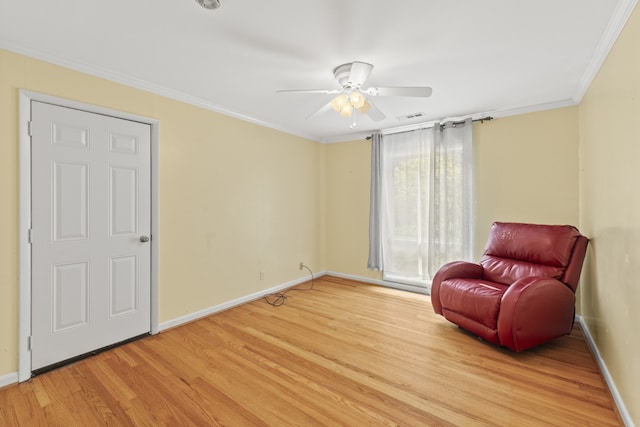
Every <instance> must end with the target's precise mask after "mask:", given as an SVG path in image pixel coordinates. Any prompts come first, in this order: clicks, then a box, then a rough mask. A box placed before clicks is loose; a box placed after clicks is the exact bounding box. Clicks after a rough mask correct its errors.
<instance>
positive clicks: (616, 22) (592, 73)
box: [573, 0, 638, 104]
mask: <svg viewBox="0 0 640 427" xmlns="http://www.w3.org/2000/svg"><path fill="white" fill-rule="evenodd" d="M637 3H638V0H619V1H618V3H617V5H616V8H615V9H614V10H613V13H612V14H611V18H610V19H609V24H608V25H607V28H606V29H605V31H604V33H603V34H602V37H601V38H600V41H599V42H598V46H597V47H596V50H595V52H594V54H593V57H592V58H591V61H590V62H589V65H588V66H587V69H586V70H585V72H584V74H583V75H582V78H581V79H580V82H579V83H578V88H577V90H576V94H575V96H574V97H573V99H574V102H575V103H576V104H579V103H580V102H581V101H582V98H583V97H584V95H585V94H586V93H587V90H589V86H591V82H592V81H593V79H595V77H596V75H597V74H598V71H600V67H602V64H604V61H605V60H606V59H607V56H609V52H610V51H611V49H612V48H613V45H614V44H615V42H616V40H617V39H618V36H619V35H620V33H621V32H622V29H623V28H624V26H625V24H626V23H627V20H628V19H629V17H630V16H631V13H632V12H633V9H634V8H635V7H636V4H637Z"/></svg>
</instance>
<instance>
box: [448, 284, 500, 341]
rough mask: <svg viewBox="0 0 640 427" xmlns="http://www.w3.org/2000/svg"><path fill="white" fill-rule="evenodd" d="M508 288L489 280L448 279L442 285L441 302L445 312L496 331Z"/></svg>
mask: <svg viewBox="0 0 640 427" xmlns="http://www.w3.org/2000/svg"><path fill="white" fill-rule="evenodd" d="M507 288H508V286H506V285H504V284H502V283H496V282H491V281H488V280H478V279H448V280H445V281H443V282H442V283H441V285H440V301H441V302H442V308H443V310H447V311H452V312H455V313H457V314H459V315H461V316H463V317H466V318H468V319H471V320H473V321H475V322H478V323H481V324H482V325H485V326H486V327H487V328H489V329H492V330H496V329H497V327H498V325H497V322H498V313H499V311H500V301H501V300H502V296H503V295H504V293H505V292H506V291H507ZM445 317H446V315H445Z"/></svg>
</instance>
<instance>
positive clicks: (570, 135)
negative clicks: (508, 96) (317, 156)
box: [326, 107, 579, 279]
mask: <svg viewBox="0 0 640 427" xmlns="http://www.w3.org/2000/svg"><path fill="white" fill-rule="evenodd" d="M473 132H474V150H475V152H474V168H475V170H474V174H475V185H476V200H475V205H476V209H475V211H476V222H475V227H476V242H475V250H474V252H475V256H476V258H479V256H480V254H481V253H482V250H483V249H484V244H485V242H486V239H487V236H488V233H489V228H490V226H491V223H492V222H493V221H521V222H538V223H552V224H572V225H576V226H577V225H578V141H579V138H578V109H577V107H572V108H563V109H558V110H551V111H545V112H540V113H535V114H527V115H522V116H517V117H509V118H502V119H496V120H493V121H490V122H484V123H482V124H480V123H475V124H474V128H473ZM370 151H371V146H370V142H369V141H352V142H348V143H341V144H333V145H329V146H327V157H326V161H327V266H328V268H329V270H333V271H337V272H340V273H344V274H352V275H356V276H362V277H368V278H374V279H380V278H381V275H380V273H377V272H372V271H368V270H367V254H368V244H369V243H368V230H369V176H370V170H371V169H370V168H371V166H370V162H371V153H370Z"/></svg>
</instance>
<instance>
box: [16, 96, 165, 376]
mask: <svg viewBox="0 0 640 427" xmlns="http://www.w3.org/2000/svg"><path fill="white" fill-rule="evenodd" d="M19 101H20V105H19V137H20V140H19V144H20V147H19V182H20V183H19V199H20V200H19V210H20V213H19V232H18V239H19V260H20V266H19V320H18V322H19V324H18V381H19V382H22V381H26V380H28V379H29V378H31V372H32V369H31V350H30V336H31V321H32V320H31V314H32V313H31V298H32V295H31V265H32V259H31V244H30V239H31V231H30V230H31V227H32V222H31V173H32V171H31V136H30V125H29V123H30V121H31V102H32V101H39V102H44V103H48V104H53V105H57V106H60V107H66V108H73V109H77V110H82V111H86V112H90V113H97V114H102V115H105V116H111V117H115V118H118V119H124V120H130V121H136V122H140V123H144V124H148V125H149V126H150V128H151V235H152V236H153V240H152V243H153V244H152V245H151V301H150V303H151V307H150V309H151V310H150V311H151V319H150V320H151V334H157V333H158V331H159V327H158V271H159V268H158V259H159V258H158V254H159V246H160V235H159V231H158V230H159V227H158V225H159V214H158V206H159V199H158V195H159V191H158V190H159V189H158V183H159V142H160V141H159V128H160V122H159V121H158V120H156V119H152V118H149V117H144V116H140V115H136V114H130V113H125V112H120V111H116V110H112V109H108V108H103V107H98V106H94V105H90V104H85V103H80V102H76V101H71V100H67V99H63V98H58V97H54V96H50V95H46V94H42V93H37V92H32V91H28V90H20V93H19ZM60 140H61V142H62V143H65V142H66V143H73V144H74V145H76V146H77V145H78V144H80V145H81V144H82V141H83V138H82V132H81V130H80V129H72V128H66V129H61V131H60ZM112 143H113V144H112V148H114V149H115V150H116V151H124V152H126V151H131V150H132V149H135V141H132V140H131V139H127V136H126V135H113V141H112ZM125 301H126V300H125ZM122 303H124V301H120V304H122ZM125 306H126V303H125ZM120 308H121V309H122V308H123V307H120Z"/></svg>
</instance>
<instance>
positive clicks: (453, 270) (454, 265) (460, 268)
mask: <svg viewBox="0 0 640 427" xmlns="http://www.w3.org/2000/svg"><path fill="white" fill-rule="evenodd" d="M483 270H484V269H483V268H482V266H481V265H480V264H475V263H472V262H467V261H453V262H450V263H447V264H445V265H443V266H442V267H440V268H439V269H438V271H437V273H436V274H435V276H433V280H432V281H431V305H433V311H435V312H436V313H437V314H442V303H441V302H440V283H442V282H443V281H445V280H447V279H453V278H463V279H482V272H483Z"/></svg>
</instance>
